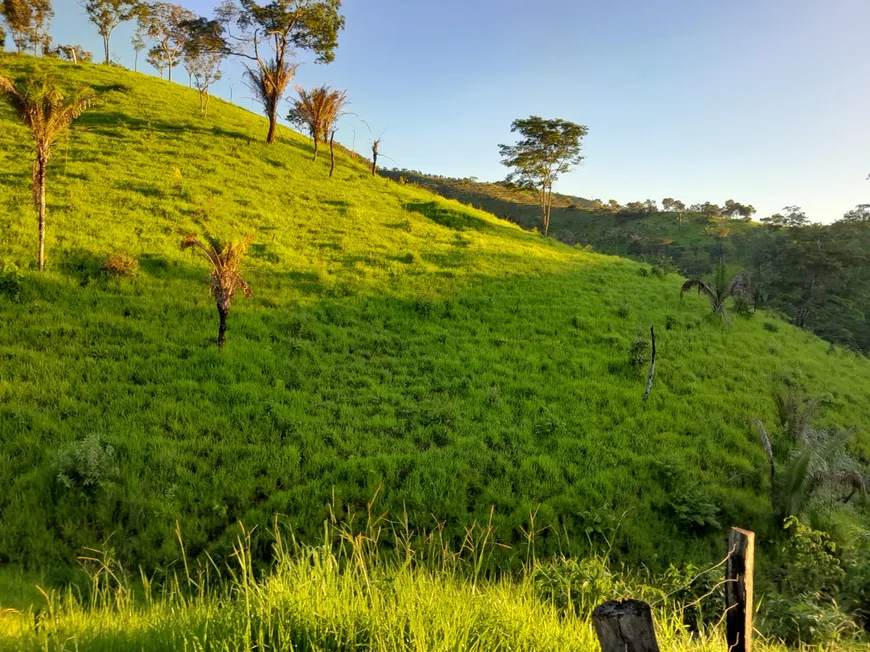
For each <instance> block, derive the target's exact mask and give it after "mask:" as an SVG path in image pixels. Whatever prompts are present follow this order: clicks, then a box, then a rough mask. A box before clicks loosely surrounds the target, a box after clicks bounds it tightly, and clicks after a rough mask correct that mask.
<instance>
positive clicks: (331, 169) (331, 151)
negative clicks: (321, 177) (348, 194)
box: [329, 131, 335, 179]
mask: <svg viewBox="0 0 870 652" xmlns="http://www.w3.org/2000/svg"><path fill="white" fill-rule="evenodd" d="M334 142H335V132H334V131H333V132H332V134H331V135H330V136H329V160H330V163H329V178H330V179H331V178H332V173H333V172H335V150H334V149H333V143H334Z"/></svg>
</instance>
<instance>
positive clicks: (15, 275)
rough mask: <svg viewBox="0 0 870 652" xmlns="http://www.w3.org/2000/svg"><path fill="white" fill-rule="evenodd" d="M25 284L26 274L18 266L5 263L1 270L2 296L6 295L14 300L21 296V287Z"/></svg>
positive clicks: (0, 289) (0, 294) (0, 284)
mask: <svg viewBox="0 0 870 652" xmlns="http://www.w3.org/2000/svg"><path fill="white" fill-rule="evenodd" d="M23 286H24V276H23V275H22V274H21V272H20V271H18V268H17V267H14V266H12V265H4V266H3V270H2V271H0V296H6V297H9V298H10V299H12V300H13V301H18V299H20V298H21V289H22V287H23Z"/></svg>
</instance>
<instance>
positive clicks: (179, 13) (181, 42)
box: [138, 2, 197, 81]
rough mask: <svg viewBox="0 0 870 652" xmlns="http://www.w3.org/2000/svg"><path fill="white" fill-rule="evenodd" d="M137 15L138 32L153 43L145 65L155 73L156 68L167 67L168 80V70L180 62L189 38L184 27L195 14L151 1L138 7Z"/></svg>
mask: <svg viewBox="0 0 870 652" xmlns="http://www.w3.org/2000/svg"><path fill="white" fill-rule="evenodd" d="M138 15H139V25H140V27H141V30H142V33H143V34H144V35H146V36H147V37H148V38H150V39H151V40H153V41H155V45H154V46H153V47H152V48H151V50H149V52H148V62H149V63H151V64H152V65H154V67H155V68H158V70H159V69H160V68H159V67H158V65H162V66H163V67H165V68H167V69H168V71H169V75H168V76H169V81H172V69H173V68H174V67H175V66H177V65H178V64H179V63H181V57H182V55H183V53H184V47H185V45H186V43H187V39H188V36H189V30H188V25H189V24H190V22H191V21H194V20H196V19H197V16H196V14H194V13H193V12H191V11H188V10H187V9H185V8H184V7H179V6H178V5H173V4H170V3H168V2H154V3H152V4H149V5H145V6H144V7H143V8H141V9H140V10H139V14H138ZM154 62H157V64H158V65H155V63H154ZM161 76H162V72H161Z"/></svg>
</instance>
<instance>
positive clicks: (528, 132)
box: [498, 116, 588, 234]
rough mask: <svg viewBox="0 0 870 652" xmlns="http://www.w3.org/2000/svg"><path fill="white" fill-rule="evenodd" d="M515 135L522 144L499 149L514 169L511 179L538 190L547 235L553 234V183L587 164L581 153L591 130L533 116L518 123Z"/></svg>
mask: <svg viewBox="0 0 870 652" xmlns="http://www.w3.org/2000/svg"><path fill="white" fill-rule="evenodd" d="M511 133H518V134H519V135H520V136H521V139H520V140H519V142H517V143H515V144H513V145H499V146H498V149H499V154H501V157H502V161H501V162H502V164H503V165H505V166H507V167H509V168H513V172H511V173H510V174H509V175H508V178H507V180H508V182H509V183H514V184H517V185H520V186H523V187H527V188H534V189H535V190H537V192H538V194H539V199H540V203H541V211H542V215H541V221H542V223H543V227H544V233H545V234H549V231H550V211H551V209H552V205H553V184H555V183H556V181H557V180H558V179H559V177H560V176H561V175H563V174H565V173H567V172H569V171H570V170H571V169H572V168H573V167H575V166H577V165H580V163H581V162H582V161H583V158H584V157H583V156H582V155H581V154H580V151H581V148H582V141H583V138H584V137H585V136H586V134H587V133H588V129H587V128H586V127H585V126H583V125H578V124H575V123H573V122H568V121H567V120H561V119H556V120H546V119H544V118H541V117H538V116H531V117H529V118H525V119H519V120H514V122H513V124H512V125H511Z"/></svg>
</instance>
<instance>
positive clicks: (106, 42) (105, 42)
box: [103, 34, 139, 66]
mask: <svg viewBox="0 0 870 652" xmlns="http://www.w3.org/2000/svg"><path fill="white" fill-rule="evenodd" d="M103 52H104V53H105V55H106V61H105V63H106V65H107V66H108V65H109V63H110V61H109V35H108V34H106V35H105V36H104V37H103ZM138 56H139V53H138V52H137V53H136V57H137V58H138Z"/></svg>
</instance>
